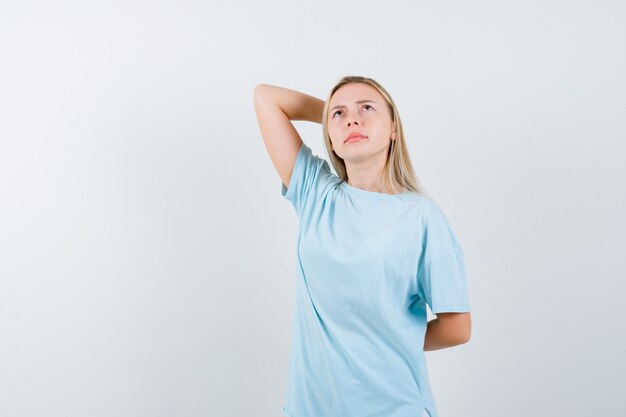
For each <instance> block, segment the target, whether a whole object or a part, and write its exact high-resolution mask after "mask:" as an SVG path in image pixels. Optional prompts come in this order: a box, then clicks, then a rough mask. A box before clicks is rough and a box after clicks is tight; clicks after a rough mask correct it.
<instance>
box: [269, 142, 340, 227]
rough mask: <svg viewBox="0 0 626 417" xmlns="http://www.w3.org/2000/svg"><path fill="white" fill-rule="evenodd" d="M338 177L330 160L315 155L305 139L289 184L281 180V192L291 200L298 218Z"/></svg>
mask: <svg viewBox="0 0 626 417" xmlns="http://www.w3.org/2000/svg"><path fill="white" fill-rule="evenodd" d="M338 178H339V177H337V175H335V174H333V173H332V171H331V170H330V166H329V165H328V161H326V160H325V159H323V158H320V157H319V156H317V155H314V154H313V153H312V151H311V148H310V147H309V146H307V144H306V143H304V141H303V142H302V146H301V147H300V151H299V152H298V157H297V158H296V163H295V165H294V167H293V171H292V173H291V178H290V179H289V186H288V187H285V184H283V183H282V182H281V194H282V196H283V197H285V198H286V199H287V200H289V201H290V202H291V204H292V205H293V207H294V209H295V210H296V214H297V216H298V218H301V217H302V213H303V212H304V211H305V210H306V208H307V207H308V206H309V205H310V203H311V202H312V201H313V200H315V199H316V198H318V197H321V196H322V195H323V193H324V190H326V188H327V186H328V185H329V184H331V183H333V182H335V181H337V180H338Z"/></svg>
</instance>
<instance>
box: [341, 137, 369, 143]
mask: <svg viewBox="0 0 626 417" xmlns="http://www.w3.org/2000/svg"><path fill="white" fill-rule="evenodd" d="M363 139H367V137H366V136H352V137H351V138H350V139H348V140H346V143H352V142H359V141H361V140H363Z"/></svg>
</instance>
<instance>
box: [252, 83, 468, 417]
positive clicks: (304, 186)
mask: <svg viewBox="0 0 626 417" xmlns="http://www.w3.org/2000/svg"><path fill="white" fill-rule="evenodd" d="M254 106H255V111H256V115H257V120H258V123H259V127H260V130H261V135H262V136H263V141H264V142H265V146H266V148H267V151H268V153H269V156H270V159H271V160H272V163H273V165H274V166H275V168H276V170H277V171H278V175H279V176H280V177H281V179H282V182H283V183H282V189H281V193H282V195H283V197H285V198H286V199H287V200H289V201H290V202H291V204H292V205H293V207H294V209H295V211H296V215H297V218H298V222H299V227H298V239H297V242H298V244H297V252H296V253H297V260H298V280H297V283H296V303H295V310H294V314H295V316H294V321H293V323H294V326H293V329H292V345H291V354H290V359H289V374H288V377H287V389H286V399H285V403H284V406H283V411H284V412H285V413H286V414H287V415H288V416H290V417H368V416H370V417H374V416H376V417H422V416H430V417H438V412H437V407H436V405H435V400H434V396H433V393H432V391H431V387H430V383H429V376H428V370H427V367H426V361H425V356H424V351H427V350H435V349H443V348H446V347H450V346H455V345H459V344H462V343H465V342H467V341H468V340H469V339H470V333H471V319H470V312H469V311H470V302H469V296H468V289H467V282H466V276H465V265H464V258H463V250H462V248H461V245H460V243H459V241H458V239H457V237H456V235H455V233H454V231H453V230H452V228H451V226H450V224H449V223H448V221H447V219H446V217H445V215H444V214H443V212H442V211H441V209H440V208H439V206H438V205H437V204H436V203H435V202H434V200H433V199H432V198H431V197H429V196H428V195H427V193H426V192H425V191H424V190H423V187H421V185H420V184H419V181H418V180H417V177H416V175H415V173H414V171H413V168H412V165H411V162H410V158H409V155H408V152H407V147H406V144H405V142H404V134H403V131H402V123H401V122H400V116H399V114H398V110H397V108H396V106H395V104H394V102H393V100H392V98H391V96H390V95H389V94H388V93H387V91H386V90H385V89H384V88H383V87H382V86H381V85H380V84H378V83H377V82H376V81H374V80H372V79H371V78H366V77H359V76H349V77H344V78H342V79H341V80H340V81H339V82H338V83H337V84H336V85H335V86H334V87H333V88H332V90H331V92H330V94H329V96H328V99H327V100H326V101H325V102H324V101H322V100H319V99H317V98H315V97H312V96H309V95H307V94H304V93H300V92H297V91H294V90H290V89H287V88H282V87H278V86H273V85H268V84H259V85H257V86H256V88H255V90H254ZM293 120H308V121H310V122H315V123H321V124H322V126H323V132H324V141H325V144H326V149H327V151H328V154H329V156H330V161H331V163H332V165H333V168H334V170H335V172H336V174H335V173H333V172H332V171H331V170H330V167H329V164H328V162H327V161H326V160H325V159H323V158H320V157H318V156H317V155H314V154H312V152H311V149H310V148H309V147H308V146H307V145H306V143H304V142H302V140H301V138H300V136H299V134H298V132H297V131H296V129H295V128H294V126H293V124H292V123H291V121H293ZM427 304H428V306H429V308H430V309H431V311H432V312H433V313H434V314H436V319H434V320H431V321H429V322H427V314H426V305H427Z"/></svg>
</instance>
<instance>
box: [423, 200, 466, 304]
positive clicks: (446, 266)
mask: <svg viewBox="0 0 626 417" xmlns="http://www.w3.org/2000/svg"><path fill="white" fill-rule="evenodd" d="M426 212H427V213H425V215H424V221H423V227H424V233H423V236H424V237H423V244H422V254H421V258H420V265H419V268H418V278H417V281H418V292H419V295H420V296H421V297H422V298H423V300H424V301H425V302H426V303H427V304H428V305H429V306H430V309H431V311H432V312H433V313H434V314H437V313H442V312H458V313H462V312H469V311H470V300H469V294H468V288H467V276H466V273H465V257H464V253H463V248H462V247H461V244H460V242H459V240H458V238H457V236H456V234H455V233H454V231H453V230H452V227H451V226H450V224H449V222H448V220H447V219H446V217H445V215H444V214H443V212H442V211H441V209H440V208H439V207H438V206H437V205H436V204H435V203H431V204H430V208H429V209H427V210H426Z"/></svg>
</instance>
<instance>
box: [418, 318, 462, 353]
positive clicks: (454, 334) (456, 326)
mask: <svg viewBox="0 0 626 417" xmlns="http://www.w3.org/2000/svg"><path fill="white" fill-rule="evenodd" d="M436 315H437V318H436V319H434V320H431V321H429V322H428V324H427V326H426V335H425V336H424V350H425V351H427V350H438V349H444V348H447V347H452V346H457V345H461V344H463V343H467V342H468V341H469V340H470V337H471V333H472V317H471V314H470V313H436Z"/></svg>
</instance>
